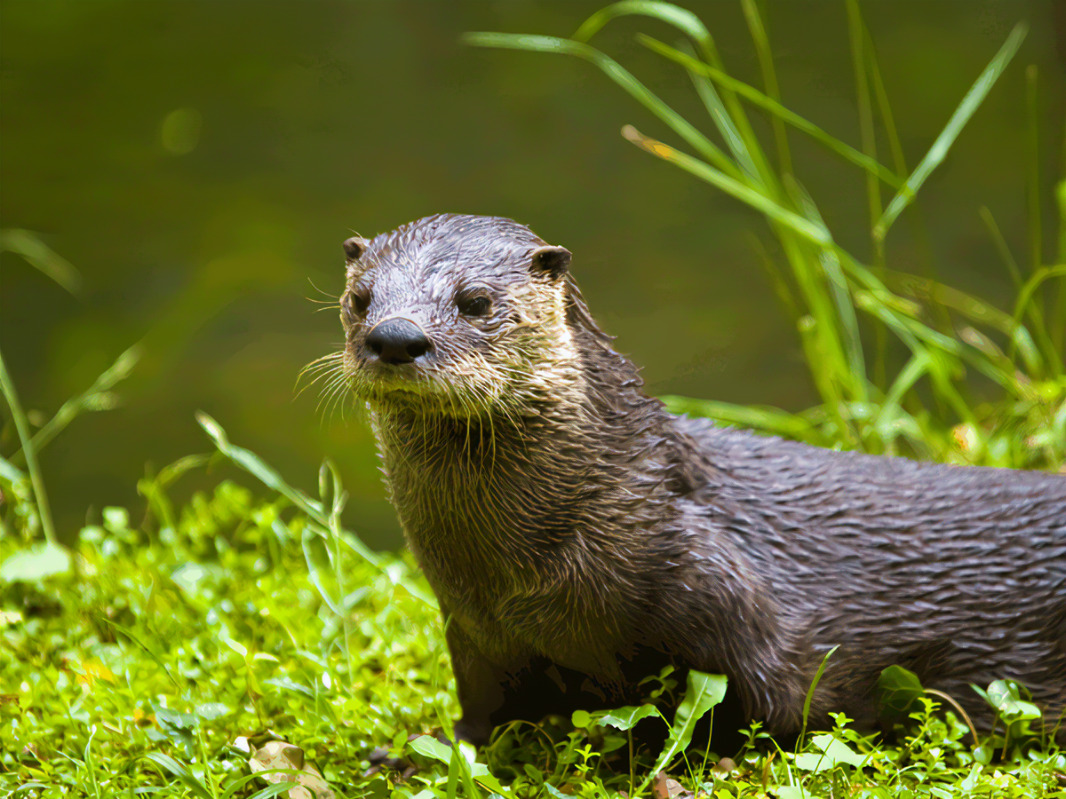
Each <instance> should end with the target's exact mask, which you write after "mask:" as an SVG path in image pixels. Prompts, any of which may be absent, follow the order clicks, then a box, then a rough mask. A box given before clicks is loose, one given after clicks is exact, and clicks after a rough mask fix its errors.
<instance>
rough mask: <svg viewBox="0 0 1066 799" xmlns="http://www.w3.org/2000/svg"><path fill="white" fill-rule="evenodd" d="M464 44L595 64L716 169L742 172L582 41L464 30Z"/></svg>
mask: <svg viewBox="0 0 1066 799" xmlns="http://www.w3.org/2000/svg"><path fill="white" fill-rule="evenodd" d="M463 41H464V42H465V43H466V44H470V45H473V46H475V47H500V48H509V49H512V50H525V51H528V52H539V53H561V54H565V55H572V56H576V57H578V58H580V59H582V60H584V61H588V62H589V63H591V64H594V65H595V66H597V67H598V68H599V69H600V70H601V71H602V72H603V73H604V74H605V75H607V77H609V78H610V79H611V80H612V81H614V82H615V83H616V84H617V85H618V86H620V87H621V88H622V89H624V90H625V91H626V92H627V93H628V94H629V95H630V96H631V97H632V98H633V99H634V100H636V101H637V102H638V103H640V104H641V105H642V106H644V107H645V108H646V109H648V110H649V111H650V112H651V113H652V114H654V115H655V116H656V117H658V118H659V119H660V120H661V121H662V122H664V123H665V124H666V125H668V126H669V127H670V129H671V130H673V131H674V132H675V133H676V134H677V135H678V136H680V137H681V138H682V139H684V140H685V142H686V143H688V144H689V146H691V147H692V148H693V149H694V150H696V152H698V153H699V154H700V155H701V156H702V157H703V158H706V159H707V160H708V161H710V162H712V163H713V164H715V165H716V166H717V167H718V169H719V170H721V171H722V172H724V173H726V174H727V175H729V176H730V177H732V178H733V179H734V180H737V181H739V180H741V179H742V177H743V176H742V174H741V172H740V170H739V169H737V167H736V165H735V164H734V163H733V162H732V161H731V160H730V159H729V157H728V156H726V154H725V153H724V152H722V150H721V149H720V148H719V147H718V146H717V145H716V144H714V142H712V141H711V140H710V139H708V138H707V137H706V136H704V135H703V134H702V133H701V132H700V131H699V130H698V129H697V128H696V127H695V126H694V125H693V124H692V123H690V122H689V121H688V120H687V119H685V118H684V117H683V116H681V115H680V114H679V113H677V112H676V111H675V110H674V109H673V108H671V107H670V106H669V105H667V104H666V103H665V102H663V101H662V100H661V99H660V98H659V97H658V96H657V95H656V94H655V93H654V92H652V91H651V90H650V89H649V88H648V87H647V86H645V85H644V84H643V83H641V82H640V81H639V80H637V79H636V78H635V77H633V75H632V74H631V73H630V72H629V71H628V70H626V69H625V68H624V67H623V66H622V65H621V64H619V63H618V62H617V61H615V60H614V59H613V58H611V57H609V56H607V55H605V54H604V53H601V52H600V51H599V50H597V49H596V48H594V47H590V46H589V45H587V44H584V43H582V42H575V41H571V40H570V39H560V38H558V37H555V36H533V35H528V34H512V33H483V32H479V33H468V34H465V35H464V36H463Z"/></svg>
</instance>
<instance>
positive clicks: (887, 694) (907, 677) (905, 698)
mask: <svg viewBox="0 0 1066 799" xmlns="http://www.w3.org/2000/svg"><path fill="white" fill-rule="evenodd" d="M877 691H878V693H879V697H878V703H879V705H880V709H881V712H882V713H883V714H885V715H886V716H888V717H890V718H897V717H904V716H906V715H907V713H908V712H910V710H911V707H912V706H913V705H914V703H915V702H916V701H917V700H918V697H920V696H922V695H924V694H925V689H924V688H922V683H921V681H920V680H919V679H918V677H917V675H915V674H914V672H911V671H907V669H905V668H903V667H902V666H889V667H888V668H887V669H884V670H882V671H881V676H880V677H878V679H877Z"/></svg>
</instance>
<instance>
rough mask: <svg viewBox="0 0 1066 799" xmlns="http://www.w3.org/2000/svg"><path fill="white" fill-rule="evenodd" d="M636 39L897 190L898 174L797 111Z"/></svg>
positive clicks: (650, 39) (639, 38) (676, 53)
mask: <svg viewBox="0 0 1066 799" xmlns="http://www.w3.org/2000/svg"><path fill="white" fill-rule="evenodd" d="M637 41H639V42H640V43H641V44H643V45H644V46H645V47H647V48H648V49H649V50H651V51H653V52H655V53H658V54H659V55H661V56H663V57H664V58H668V59H670V60H671V61H673V62H675V63H677V64H679V65H681V66H683V67H684V68H685V69H687V70H689V72H690V73H695V74H700V75H705V76H706V77H708V78H710V79H711V80H713V81H714V82H715V83H717V84H718V85H720V86H722V87H723V88H728V89H730V90H731V91H733V92H734V93H736V94H737V96H739V97H741V98H743V99H744V100H747V101H748V102H749V103H751V104H752V105H754V106H756V107H757V108H759V109H761V110H763V111H766V112H767V113H768V114H770V115H771V116H773V117H775V118H777V119H780V120H781V121H782V122H784V123H785V124H787V125H790V126H792V127H793V128H795V129H796V130H798V131H799V132H800V133H804V134H806V135H807V136H809V137H810V138H811V139H813V140H814V141H815V142H817V143H818V144H820V145H822V146H823V147H825V148H826V149H827V150H829V151H830V152H832V153H834V154H836V155H838V156H840V157H841V158H843V159H845V160H846V161H849V162H851V163H852V164H854V165H855V166H857V167H859V168H860V169H862V170H864V171H865V172H867V173H869V174H871V175H873V176H875V177H876V178H877V179H879V180H881V181H883V182H884V183H886V184H887V185H889V186H891V187H892V188H894V189H898V188H899V187H900V186H902V185H903V179H902V178H901V177H899V176H898V175H896V174H895V173H894V172H893V171H892V170H890V169H888V167H886V166H884V165H883V164H881V163H879V162H878V161H877V160H876V159H874V158H871V157H870V156H869V155H867V154H866V153H863V152H860V151H859V150H856V149H855V148H854V147H852V146H851V145H849V144H846V143H845V142H842V141H840V139H837V138H835V137H833V136H832V135H830V134H829V133H827V132H826V131H824V130H823V129H822V128H820V127H818V126H817V125H815V124H814V123H813V122H810V121H808V120H807V119H805V118H804V117H801V116H800V115H799V114H797V113H796V112H794V111H791V110H789V109H788V108H786V107H785V106H784V105H782V104H781V103H779V102H778V101H777V100H774V99H773V98H770V97H767V96H766V95H765V94H763V93H762V92H761V91H759V90H758V89H756V88H755V87H754V86H751V85H749V84H747V83H744V81H741V80H737V79H736V78H734V77H732V76H730V75H727V74H726V73H725V72H722V71H721V70H720V69H717V68H715V67H712V66H710V65H709V64H705V63H703V62H702V61H699V60H697V59H695V58H693V57H692V56H691V55H688V54H686V53H683V52H681V51H680V50H677V49H676V48H674V47H671V46H670V45H668V44H665V43H663V42H661V41H659V40H658V39H655V38H653V37H651V36H647V35H645V34H637Z"/></svg>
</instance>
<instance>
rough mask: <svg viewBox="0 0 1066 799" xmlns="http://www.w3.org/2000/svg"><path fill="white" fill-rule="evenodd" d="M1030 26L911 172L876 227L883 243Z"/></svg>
mask: <svg viewBox="0 0 1066 799" xmlns="http://www.w3.org/2000/svg"><path fill="white" fill-rule="evenodd" d="M1026 30H1027V26H1026V25H1025V23H1019V24H1018V25H1016V26H1015V28H1014V30H1013V31H1011V34H1010V36H1008V37H1007V40H1006V41H1005V42H1004V43H1003V46H1002V47H1000V48H999V52H997V53H996V55H995V57H994V58H993V59H992V60H991V61H990V62H989V64H988V66H987V67H985V69H984V71H983V72H981V75H980V76H979V77H978V78H977V80H976V81H975V82H974V84H973V86H971V87H970V90H969V91H968V92H966V95H965V97H963V98H962V102H961V103H959V106H958V108H956V109H955V113H953V114H952V115H951V119H949V120H948V123H947V125H946V126H945V127H944V129H943V130H942V131H941V132H940V135H939V136H937V138H936V141H934V142H933V146H932V147H930V148H929V152H927V153H926V154H925V157H924V158H922V160H921V161H920V162H919V164H918V166H916V167H915V168H914V171H913V172H911V174H910V177H908V178H907V180H906V182H905V183H904V185H903V188H901V189H900V190H899V192H898V193H897V194H896V196H895V197H893V198H892V202H890V203H889V204H888V208H886V209H885V212H884V213H883V214H882V215H881V218H880V219H879V220H878V221H877V224H876V225H875V226H874V237H875V239H877V240H879V241H884V238H885V236H886V235H887V234H888V230H889V228H891V227H892V223H893V222H895V221H896V218H897V217H898V216H899V215H900V213H902V211H903V209H904V208H906V207H907V206H908V205H910V204H911V202H913V201H914V198H915V196H916V195H917V193H918V191H919V189H921V187H922V185H923V184H924V183H925V181H926V179H927V178H928V177H929V175H930V174H931V173H932V171H933V170H934V169H936V168H937V167H938V166H939V165H940V164H941V163H942V162H943V161H944V159H945V158H946V157H947V154H948V151H949V150H950V149H951V145H952V144H954V143H955V139H957V138H958V136H959V133H961V132H962V129H963V128H964V127H965V126H966V123H967V122H969V121H970V117H972V116H973V114H974V112H975V111H976V110H977V109H978V107H980V105H981V103H983V102H984V99H985V97H987V96H988V92H989V91H991V89H992V87H993V86H994V85H995V84H996V81H998V80H999V78H1000V76H1001V75H1002V74H1003V71H1004V70H1005V69H1006V68H1007V65H1008V64H1010V62H1011V60H1012V59H1013V58H1014V56H1015V54H1016V53H1017V52H1018V48H1019V47H1021V44H1022V41H1023V40H1024V39H1025V34H1026Z"/></svg>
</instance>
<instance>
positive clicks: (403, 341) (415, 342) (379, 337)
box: [366, 317, 431, 364]
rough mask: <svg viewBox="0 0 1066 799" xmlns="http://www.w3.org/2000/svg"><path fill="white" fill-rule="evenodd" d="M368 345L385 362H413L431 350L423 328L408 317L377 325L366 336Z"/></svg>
mask: <svg viewBox="0 0 1066 799" xmlns="http://www.w3.org/2000/svg"><path fill="white" fill-rule="evenodd" d="M366 346H367V347H369V348H370V351H371V352H373V353H374V354H375V355H377V356H378V357H379V358H380V359H381V360H382V361H384V362H385V363H394V364H398V363H411V361H413V360H414V359H415V358H417V357H418V356H420V355H424V354H425V353H427V352H428V351H429V348H430V346H431V345H430V343H429V339H428V338H426V334H425V333H423V332H422V328H420V327H419V326H418V325H416V324H415V323H414V322H411V321H410V320H407V319H401V318H400V317H395V318H393V319H386V320H385V321H384V322H382V323H381V324H379V325H376V326H375V327H374V329H373V330H371V331H370V332H369V333H368V334H367V337H366Z"/></svg>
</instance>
